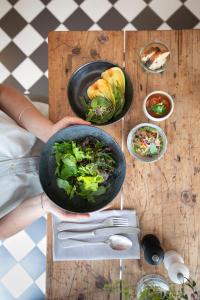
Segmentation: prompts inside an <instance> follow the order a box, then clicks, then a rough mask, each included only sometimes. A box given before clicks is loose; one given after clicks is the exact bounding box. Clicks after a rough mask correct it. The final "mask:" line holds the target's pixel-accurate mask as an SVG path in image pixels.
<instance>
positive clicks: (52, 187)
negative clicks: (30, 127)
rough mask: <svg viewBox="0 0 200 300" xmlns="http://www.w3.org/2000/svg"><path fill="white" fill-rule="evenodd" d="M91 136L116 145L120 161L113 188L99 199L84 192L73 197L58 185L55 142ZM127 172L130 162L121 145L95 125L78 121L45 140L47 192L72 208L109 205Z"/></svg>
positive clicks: (42, 161)
mask: <svg viewBox="0 0 200 300" xmlns="http://www.w3.org/2000/svg"><path fill="white" fill-rule="evenodd" d="M87 136H92V137H95V138H97V139H98V140H100V141H101V142H102V143H103V144H104V145H107V146H109V147H110V148H111V149H112V153H113V157H114V159H115V161H116V166H115V171H114V174H113V176H112V177H111V178H110V179H109V181H110V188H109V189H108V190H107V191H106V193H105V194H104V195H101V196H98V197H96V201H95V202H89V201H87V200H85V199H83V198H81V197H80V196H75V197H74V198H72V199H70V198H69V197H68V196H67V195H66V194H65V192H64V190H63V189H60V188H58V186H57V183H56V175H55V170H56V162H55V157H54V153H53V145H54V143H55V142H61V141H66V140H81V139H84V138H85V137H87ZM125 172H126V162H125V158H124V154H123V152H122V150H121V148H120V146H119V145H118V144H117V142H116V141H115V140H114V139H113V138H112V137H111V136H110V135H109V134H108V133H106V132H105V131H103V130H102V129H99V128H97V127H92V126H85V125H75V126H71V127H68V128H65V129H62V130H60V131H59V132H57V133H56V134H55V135H53V136H52V137H51V138H50V139H49V140H48V142H47V143H46V144H45V146H44V148H43V151H42V153H41V157H40V165H39V176H40V182H41V184H42V187H43V189H44V191H45V193H46V194H47V195H48V197H49V198H50V199H51V200H52V201H53V202H54V203H56V204H57V205H58V206H60V207H61V208H64V209H65V210H67V211H70V212H78V213H87V212H93V211H97V210H100V209H101V208H103V207H105V206H106V205H108V203H110V202H111V201H112V200H113V199H114V198H115V197H116V195H117V194H118V192H119V191H120V188H121V186H122V184H123V181H124V177H125Z"/></svg>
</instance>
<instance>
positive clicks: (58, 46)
mask: <svg viewBox="0 0 200 300" xmlns="http://www.w3.org/2000/svg"><path fill="white" fill-rule="evenodd" d="M150 40H159V41H162V42H164V43H166V44H167V45H168V46H169V48H170V51H171V57H170V61H169V63H168V67H167V70H166V71H165V72H164V73H163V74H149V73H146V72H145V71H144V70H143V69H142V67H141V66H140V63H139V59H138V52H139V50H140V48H141V47H142V46H144V44H146V43H147V42H148V41H150ZM98 59H105V60H110V61H112V62H114V63H118V64H119V65H120V66H124V65H125V67H126V71H127V72H128V74H129V75H130V78H131V80H132V82H133V87H134V103H133V105H132V107H131V109H130V111H129V112H128V113H127V115H126V116H125V118H124V120H122V121H121V122H118V123H116V124H114V125H109V126H106V127H105V128H104V129H105V130H106V131H108V132H109V133H110V134H111V135H113V136H114V137H115V138H116V139H117V141H118V142H119V144H120V145H121V147H122V149H123V151H124V153H125V157H126V162H127V174H126V179H125V182H124V185H123V189H122V192H121V193H120V194H119V195H118V197H117V198H116V200H115V201H114V202H113V206H112V207H115V208H120V205H122V206H123V208H130V209H136V211H137V213H138V216H139V220H140V226H141V229H142V235H144V234H146V233H155V234H157V235H158V237H159V238H160V240H161V243H162V245H163V247H164V249H165V250H170V249H174V250H177V251H178V252H179V253H180V254H182V255H183V256H184V259H185V262H186V264H187V265H188V266H189V268H190V272H191V274H192V276H193V277H194V278H195V279H196V280H197V281H198V282H199V283H200V260H199V255H198V254H199V249H200V239H199V234H200V217H199V216H200V199H199V198H200V138H199V132H200V96H199V90H200V31H199V30H183V31H171V30H170V31H138V32H126V33H125V58H124V33H123V32H102V31H99V32H52V33H50V34H49V104H50V118H51V120H53V121H58V120H59V119H61V118H62V117H64V116H66V115H73V113H72V111H71V109H70V107H69V105H68V100H67V95H66V87H67V83H68V81H69V78H70V76H71V74H72V72H73V71H74V70H75V69H76V68H77V67H78V66H80V65H82V64H84V63H86V62H88V61H92V60H98ZM153 90H163V91H166V92H168V93H169V94H171V95H173V97H174V99H175V110H174V113H173V114H172V116H171V117H170V118H169V119H168V120H166V121H164V122H161V123H160V124H159V125H160V126H161V127H162V128H163V129H164V131H165V133H166V135H167V138H168V149H167V153H166V154H165V156H164V158H163V159H162V160H160V161H159V162H156V163H153V164H142V163H140V162H138V161H135V160H134V159H133V158H132V157H131V156H130V154H129V153H128V150H127V148H126V139H127V135H128V132H129V131H130V130H131V129H132V128H133V127H134V126H135V125H136V124H138V123H141V122H144V121H148V120H147V119H146V118H145V117H144V114H143V111H142V103H143V99H144V97H145V96H146V95H147V94H148V93H149V92H151V91H153ZM121 265H122V272H121V273H122V279H123V280H125V281H126V282H127V283H128V284H131V285H135V284H136V282H137V280H138V279H139V278H140V277H141V276H143V275H145V274H148V273H159V274H163V275H165V276H167V274H166V272H165V270H164V268H163V267H162V266H159V267H152V266H150V265H147V264H146V263H145V262H144V260H143V258H142V259H141V260H138V261H136V260H124V261H123V262H121ZM119 274H120V261H114V260H113V261H96V262H95V261H91V262H90V261H85V262H84V261H82V262H81V261H76V262H59V263H56V262H53V260H52V231H51V219H50V217H49V218H48V251H47V299H53V300H56V299H58V300H62V299H79V300H81V299H89V300H90V299H95V298H96V299H100V300H101V299H116V300H117V299H122V298H123V297H122V296H121V295H120V292H117V293H115V294H112V295H108V294H107V293H105V292H104V291H103V289H102V288H103V285H104V283H105V282H109V281H115V280H118V279H119Z"/></svg>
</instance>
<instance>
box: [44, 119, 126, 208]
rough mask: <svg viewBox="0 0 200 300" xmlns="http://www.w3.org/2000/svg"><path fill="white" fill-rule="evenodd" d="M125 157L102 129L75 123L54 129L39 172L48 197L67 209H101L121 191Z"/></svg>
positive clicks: (45, 148)
mask: <svg viewBox="0 0 200 300" xmlns="http://www.w3.org/2000/svg"><path fill="white" fill-rule="evenodd" d="M125 169H126V164H125V158H124V155H123V153H122V151H121V149H120V147H119V145H118V144H117V143H116V141H115V140H114V139H113V138H112V137H111V136H110V135H109V134H108V133H106V132H105V131H103V130H101V129H99V128H96V127H91V126H85V125H75V126H71V127H69V128H66V129H62V130H61V131H59V132H58V133H56V134H55V135H54V136H53V137H51V139H50V140H49V141H48V142H47V144H46V145H45V146H44V149H43V151H42V154H41V159H40V167H39V175H40V181H41V184H42V187H43V189H44V191H45V192H46V194H47V195H48V197H49V198H50V199H51V200H52V201H53V202H54V203H56V204H57V205H58V206H60V207H61V208H64V209H66V210H67V211H70V212H78V213H86V212H92V211H96V210H100V209H102V208H103V207H105V206H106V205H107V204H108V203H110V202H111V201H112V200H113V199H114V198H115V196H116V195H117V194H118V192H119V191H120V188H121V186H122V184H123V181H124V177H125Z"/></svg>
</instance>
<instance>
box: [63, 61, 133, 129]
mask: <svg viewBox="0 0 200 300" xmlns="http://www.w3.org/2000/svg"><path fill="white" fill-rule="evenodd" d="M112 67H119V66H118V65H115V64H113V63H110V62H108V61H101V60H99V61H93V62H90V63H88V64H85V65H83V66H81V67H80V68H79V69H77V70H76V71H75V72H74V73H73V74H72V77H71V79H70V81H69V85H68V99H69V103H70V106H71V108H72V110H73V111H74V113H75V114H76V115H77V116H78V117H80V118H82V119H85V118H86V116H85V110H84V107H83V106H82V104H81V102H80V96H83V97H85V98H87V99H88V97H87V89H88V87H89V86H90V85H91V84H92V83H93V82H95V81H96V80H97V79H99V78H101V73H102V72H104V71H105V70H107V69H109V68H112ZM122 71H123V72H124V76H125V104H124V108H123V110H122V112H121V113H120V114H119V115H118V116H117V117H113V118H112V119H111V120H109V121H108V122H106V123H104V124H98V125H107V124H111V123H113V122H116V121H118V120H120V119H121V118H122V117H123V116H124V115H125V114H126V113H127V111H128V110H129V108H130V106H131V103H132V99H133V88H132V83H131V80H130V78H129V76H128V74H127V73H126V72H125V71H124V70H123V69H122Z"/></svg>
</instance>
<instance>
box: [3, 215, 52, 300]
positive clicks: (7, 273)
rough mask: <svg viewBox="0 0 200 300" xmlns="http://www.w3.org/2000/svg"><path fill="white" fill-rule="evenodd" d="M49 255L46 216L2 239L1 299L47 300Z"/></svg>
mask: <svg viewBox="0 0 200 300" xmlns="http://www.w3.org/2000/svg"><path fill="white" fill-rule="evenodd" d="M45 255H46V219H45V218H44V217H42V218H40V219H39V220H37V221H35V222H34V223H33V224H32V225H30V226H29V227H27V228H26V229H25V230H23V231H21V232H19V233H18V234H16V235H14V236H13V237H11V238H9V239H7V240H5V241H3V242H1V246H0V299H1V300H13V299H18V300H44V299H45V296H44V295H45V280H44V279H45V269H46V258H45ZM19 278H20V280H19Z"/></svg>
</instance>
